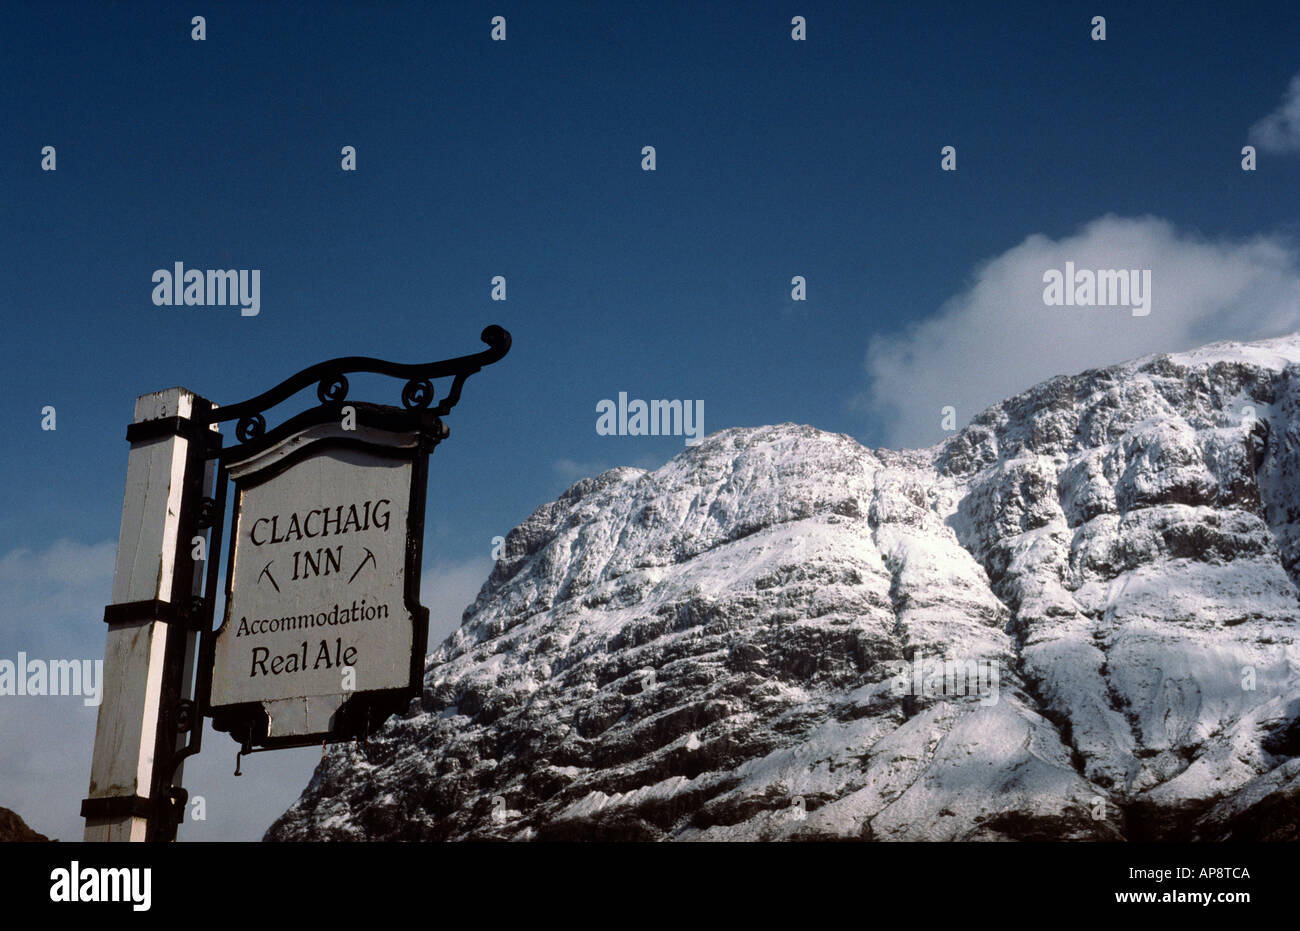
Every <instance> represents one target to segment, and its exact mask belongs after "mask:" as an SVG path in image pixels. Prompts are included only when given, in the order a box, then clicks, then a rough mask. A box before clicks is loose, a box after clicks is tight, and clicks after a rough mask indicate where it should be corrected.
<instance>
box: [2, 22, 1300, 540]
mask: <svg viewBox="0 0 1300 931" xmlns="http://www.w3.org/2000/svg"><path fill="white" fill-rule="evenodd" d="M1132 6H1133V5H1130V4H1120V5H1116V6H1115V8H1114V9H1112V10H1109V11H1107V12H1108V13H1109V18H1108V38H1107V41H1106V42H1104V43H1101V42H1092V41H1091V40H1090V39H1089V37H1088V32H1089V25H1088V24H1089V21H1090V19H1091V16H1092V15H1093V14H1094V13H1095V12H1096V11H1098V10H1099V9H1100V7H1098V5H1097V4H1095V3H1094V4H1068V3H1063V4H1042V3H1023V4H1006V3H1000V4H972V3H952V4H934V5H916V4H899V5H894V6H885V5H877V4H871V5H868V4H862V3H843V4H827V3H803V2H799V3H794V4H793V5H792V4H788V3H787V4H763V5H760V4H750V3H735V4H720V3H662V4H648V5H644V6H642V5H630V4H604V3H602V4H597V3H581V4H568V5H560V4H555V5H552V4H547V5H544V6H539V5H535V4H523V5H511V4H500V3H496V4H471V3H466V4H453V5H430V4H367V5H353V4H316V3H310V4H299V5H290V4H224V3H223V4H220V5H218V6H214V7H211V8H209V9H207V10H206V15H207V20H208V22H207V39H206V41H204V42H194V41H192V40H191V39H190V37H189V33H190V25H189V18H190V15H191V11H190V10H189V9H185V10H178V9H177V8H176V7H174V6H171V7H169V6H168V5H149V4H135V3H130V4H126V3H112V4H101V3H87V4H66V5H55V6H53V7H52V8H47V7H46V5H43V4H42V5H35V4H16V5H15V4H9V5H6V7H5V9H4V11H3V12H0V34H3V35H4V36H5V37H6V38H5V41H4V49H3V56H0V68H2V69H3V80H4V86H5V87H6V88H8V91H9V92H8V93H7V94H6V95H5V96H6V101H5V118H4V123H5V132H4V134H3V137H0V190H2V191H3V192H4V201H3V217H4V219H3V222H2V223H0V250H2V251H3V254H4V256H5V257H6V259H7V261H6V270H7V279H8V280H7V288H6V292H7V294H6V301H5V303H6V305H7V306H6V309H5V316H6V323H7V324H8V325H7V328H6V339H5V342H4V349H3V356H4V358H3V370H4V373H5V378H6V381H7V382H8V385H7V386H6V391H5V394H6V396H7V397H8V398H9V403H7V404H6V405H4V407H3V412H2V413H0V428H3V430H4V433H5V435H6V436H9V437H10V438H11V446H10V449H9V452H8V453H7V454H6V455H5V457H4V460H3V468H4V472H5V475H6V478H7V479H8V481H6V482H5V483H4V488H5V492H4V494H5V498H4V501H3V505H4V506H3V507H0V541H3V542H4V544H6V545H8V546H18V545H26V546H35V547H39V546H43V545H45V544H46V543H48V542H49V541H51V540H54V539H57V538H59V537H62V536H68V537H72V538H75V539H81V540H90V541H94V540H102V539H106V538H112V537H114V536H115V534H116V529H117V520H118V517H119V512H120V507H121V488H122V478H123V470H124V465H125V453H126V448H125V444H124V443H123V441H122V430H123V428H124V424H125V423H126V421H127V420H128V419H129V416H130V410H131V401H132V399H133V398H134V397H135V396H136V395H137V394H141V393H143V392H146V391H150V390H153V389H156V388H162V387H166V386H170V385H175V384H182V385H185V386H187V387H190V388H192V389H194V390H196V391H198V392H200V393H202V394H204V395H206V396H208V397H211V398H213V399H214V400H216V401H218V402H219V403H221V402H225V403H230V402H233V401H235V400H239V399H242V398H245V397H248V396H250V395H252V394H255V393H257V392H259V391H261V390H264V389H265V388H267V387H269V386H270V385H271V384H274V383H275V382H277V381H278V380H280V379H281V378H282V377H284V376H286V375H288V374H290V373H291V372H293V371H296V370H297V369H299V368H301V367H303V366H305V365H307V364H310V363H312V362H315V361H318V360H320V359H323V358H329V357H333V356H339V355H348V354H364V355H375V356H381V357H385V358H392V359H395V360H399V361H420V360H426V359H433V358H442V357H445V356H448V355H458V354H460V353H462V352H471V351H476V350H477V349H478V348H480V346H479V343H478V341H477V334H478V332H479V330H480V329H481V328H482V327H483V326H484V325H486V324H487V323H493V322H496V323H500V324H502V325H503V326H505V327H507V328H508V329H509V330H511V332H512V333H513V334H514V337H515V348H514V351H513V352H512V353H511V355H510V356H509V358H508V360H507V361H506V362H503V363H502V364H500V365H498V366H497V367H495V368H494V369H493V370H491V371H490V372H487V373H484V374H482V375H480V376H476V377H475V378H474V379H473V380H471V382H470V385H469V388H468V391H467V394H466V399H465V401H464V402H463V403H462V405H461V406H460V407H459V408H458V409H457V411H456V412H455V415H454V416H453V417H452V418H451V419H450V423H451V426H452V429H453V431H454V432H453V438H452V440H451V441H449V442H448V443H447V444H445V445H444V446H443V447H442V448H440V449H439V450H438V453H437V460H436V469H435V471H434V475H435V481H442V480H445V481H446V482H448V483H449V484H450V486H451V487H453V488H454V489H455V494H454V495H453V496H451V497H450V498H442V497H440V496H435V497H434V498H433V499H432V501H433V509H432V511H431V513H430V519H431V523H432V527H433V528H438V527H441V526H444V525H445V527H446V528H447V530H446V533H445V535H443V536H439V538H438V540H437V546H438V547H440V548H442V549H444V550H445V551H447V554H448V555H449V556H450V555H458V556H465V555H469V554H471V553H474V554H476V553H478V552H479V551H480V550H482V549H483V547H484V546H485V545H486V539H487V538H490V537H491V536H492V535H494V534H495V533H504V531H505V529H508V528H509V527H510V526H512V525H513V524H514V523H516V522H517V521H518V520H519V519H521V518H522V517H524V516H525V515H526V514H527V513H529V512H530V511H531V510H532V509H533V508H534V507H535V506H536V505H537V504H539V503H541V502H542V501H543V500H545V499H547V498H549V497H552V496H554V495H555V494H556V493H557V492H558V491H559V490H561V489H562V487H563V486H564V484H565V481H566V477H564V476H560V475H557V473H556V471H555V470H554V469H553V463H554V462H555V461H556V460H559V459H568V460H572V461H574V462H578V463H589V462H590V463H603V464H614V463H616V462H619V461H631V460H634V459H635V460H638V461H643V462H652V461H656V460H666V459H667V458H669V457H671V456H672V455H675V454H676V453H677V452H679V451H680V441H677V440H673V439H669V438H654V439H634V438H606V437H599V436H597V435H596V433H595V431H594V423H595V411H594V408H595V404H596V402H597V401H598V400H600V399H602V398H606V397H616V396H617V392H618V391H619V390H626V391H628V392H629V394H630V395H631V396H632V397H672V398H699V399H703V400H704V401H705V428H706V430H708V431H710V432H712V431H713V430H716V429H720V428H722V427H726V426H735V425H757V424H763V423H774V422H781V421H787V420H791V421H798V422H805V423H811V424H814V425H816V426H819V427H822V428H825V429H829V430H835V431H842V432H847V433H850V434H853V435H855V436H857V437H859V438H860V439H862V440H863V441H864V442H867V443H869V444H871V443H876V442H880V441H881V440H882V438H881V437H879V436H878V435H877V434H876V433H875V431H874V425H873V423H872V422H871V421H870V420H869V419H867V418H864V417H863V416H862V415H861V414H859V413H855V412H854V411H852V410H850V409H849V408H848V406H847V405H846V403H845V399H846V398H848V397H850V396H851V395H852V394H853V393H854V391H856V390H858V389H859V388H860V387H861V385H862V381H863V375H862V359H863V354H864V350H865V346H866V343H867V341H868V339H869V338H870V337H871V335H873V334H874V333H878V332H882V331H894V330H898V329H900V328H903V327H905V326H906V325H907V324H908V323H910V322H912V321H914V320H916V319H919V318H921V317H923V316H925V315H927V314H929V313H932V312H933V311H934V310H935V309H936V308H937V307H938V306H939V305H940V304H941V303H942V301H943V300H944V299H945V298H946V297H948V296H950V295H951V294H953V293H955V292H957V291H959V290H960V289H961V288H962V286H963V284H964V283H965V281H966V280H967V278H968V276H969V274H970V271H971V268H972V266H973V265H974V264H975V263H977V262H979V261H980V260H982V259H985V258H987V257H990V256H991V255H993V254H996V253H999V252H1001V251H1003V250H1004V249H1006V248H1008V247H1010V246H1011V245H1013V244H1014V243H1016V242H1018V241H1019V240H1020V239H1022V238H1023V237H1024V236H1026V235H1028V234H1029V233H1032V232H1043V233H1046V234H1048V235H1059V234H1064V233H1066V232H1068V231H1070V230H1071V229H1073V228H1074V227H1076V226H1077V225H1079V224H1080V223H1083V222H1085V221H1086V220H1088V219H1090V218H1092V217H1094V216H1097V215H1099V214H1102V213H1106V212H1110V211H1114V212H1117V213H1120V214H1126V215H1128V214H1141V213H1147V212H1150V213H1154V214H1157V215H1160V216H1163V217H1166V218H1168V219H1171V220H1173V221H1175V222H1177V223H1179V224H1180V225H1185V226H1188V227H1191V228H1196V229H1202V230H1204V231H1206V232H1213V233H1224V234H1232V235H1248V234H1250V233H1253V232H1254V231H1256V230H1258V229H1261V228H1276V227H1278V226H1280V225H1283V224H1288V223H1293V221H1294V217H1295V213H1294V198H1287V197H1283V196H1279V191H1288V192H1290V193H1294V192H1295V191H1297V190H1300V186H1297V185H1296V183H1295V182H1296V181H1297V180H1300V173H1297V171H1296V166H1295V164H1294V161H1295V160H1291V161H1292V164H1289V165H1287V166H1286V173H1285V175H1284V177H1283V179H1281V181H1278V179H1277V174H1276V172H1275V173H1274V175H1273V176H1272V177H1271V178H1270V183H1268V184H1264V183H1259V182H1260V181H1261V180H1262V179H1261V178H1257V177H1252V176H1245V177H1244V178H1243V177H1241V175H1244V173H1240V172H1238V173H1237V175H1235V176H1234V175H1233V174H1231V173H1227V172H1225V171H1224V170H1223V167H1224V164H1225V162H1226V163H1228V164H1232V165H1234V166H1235V162H1236V161H1237V160H1238V155H1237V152H1238V150H1239V148H1240V146H1241V144H1242V143H1243V141H1244V137H1245V131H1246V129H1247V127H1248V126H1249V125H1250V123H1251V122H1252V121H1253V120H1255V119H1256V118H1258V117H1259V116H1261V115H1263V114H1264V113H1266V112H1268V111H1269V110H1271V109H1272V108H1273V107H1274V106H1275V105H1276V103H1277V100H1278V98H1279V96H1280V94H1281V92H1282V90H1283V89H1284V88H1285V86H1286V81H1287V79H1288V77H1289V76H1290V74H1291V73H1292V72H1293V71H1294V70H1295V69H1296V66H1297V62H1298V61H1300V55H1297V51H1298V50H1300V28H1297V27H1300V7H1297V6H1295V5H1293V4H1247V5H1242V6H1240V7H1237V6H1236V5H1234V8H1233V9H1231V10H1226V9H1224V8H1223V7H1218V8H1216V7H1215V6H1213V5H1208V4H1188V3H1177V4H1144V5H1142V8H1141V9H1140V10H1138V9H1132V8H1131V7H1132ZM194 9H195V10H198V7H194ZM792 11H797V12H799V13H800V14H801V15H804V16H805V17H807V19H808V23H809V40H808V41H807V42H804V43H798V42H793V41H791V39H790V34H789V32H790V26H789V20H790V15H791V12H792ZM497 13H500V14H502V15H505V16H506V17H507V23H508V39H507V41H506V42H505V43H493V42H491V41H489V39H488V32H489V21H490V19H491V16H492V15H495V14H497ZM47 144H48V145H55V146H56V148H57V152H58V170H57V171H56V172H42V171H40V170H39V156H40V149H41V146H43V145H47ZM647 144H649V145H654V146H655V147H656V149H657V153H658V170H657V171H655V172H653V173H649V172H643V171H641V170H640V149H641V147H642V146H643V145H647ZM945 144H953V145H956V146H957V147H958V158H959V163H958V167H959V170H958V171H957V172H956V173H952V174H944V173H940V172H939V171H938V153H939V149H940V147H941V146H942V145H945ZM343 145H354V146H356V148H357V151H358V168H359V170H358V171H357V172H356V173H345V172H343V171H341V170H340V167H339V150H340V148H341V147H342V146H343ZM1272 182H1277V183H1272ZM177 260H179V261H183V262H185V263H186V264H187V266H189V267H197V268H224V267H239V268H257V269H260V270H261V274H262V310H261V313H260V314H259V315H258V316H257V317H252V318H243V317H240V316H239V314H238V312H237V311H234V310H230V309H218V308H168V307H163V308H159V307H155V306H154V305H153V304H152V302H151V301H150V294H151V290H152V285H151V283H150V275H151V274H152V272H153V271H154V270H155V269H157V268H162V267H166V268H170V267H171V263H172V262H174V261H177ZM496 274H501V275H505V276H506V278H507V280H508V283H509V300H508V301H507V302H505V303H493V302H492V301H491V300H490V299H489V282H490V280H491V278H492V276H493V275H496ZM796 274H801V275H804V276H806V278H807V279H808V294H809V300H808V301H807V303H806V304H795V303H793V302H792V301H791V300H790V284H789V281H790V278H791V277H792V276H793V275H796ZM45 404H53V405H55V407H56V409H57V411H58V430H57V431H56V432H55V433H42V432H41V431H40V430H39V421H40V415H39V412H40V409H41V407H42V406H43V405H45ZM432 542H433V541H431V545H432Z"/></svg>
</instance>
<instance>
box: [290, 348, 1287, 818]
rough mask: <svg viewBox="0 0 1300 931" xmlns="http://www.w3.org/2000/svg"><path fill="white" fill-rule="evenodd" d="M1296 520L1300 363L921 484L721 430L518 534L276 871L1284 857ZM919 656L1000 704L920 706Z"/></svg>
mask: <svg viewBox="0 0 1300 931" xmlns="http://www.w3.org/2000/svg"><path fill="white" fill-rule="evenodd" d="M1298 487H1300V335H1297V334H1293V335H1291V336H1288V337H1280V338H1277V339H1273V340H1266V341H1260V342H1257V343H1250V344H1239V343H1216V344H1211V345H1208V346H1204V347H1201V348H1199V349H1196V350H1192V351H1190V352H1186V353H1161V354H1153V355H1149V356H1144V357H1141V358H1139V359H1134V360H1131V361H1129V362H1125V363H1120V364H1119V365H1115V366H1110V367H1106V368H1101V369H1090V370H1088V371H1086V372H1082V373H1080V374H1078V375H1074V376H1058V377H1056V378H1052V379H1049V380H1047V381H1045V382H1042V383H1040V384H1038V385H1035V386H1033V387H1032V388H1030V389H1028V390H1026V391H1024V392H1021V393H1020V394H1018V395H1015V396H1014V397H1012V398H1008V399H1006V400H1004V401H1002V402H999V403H998V404H995V405H993V406H991V407H989V408H988V409H986V410H985V411H983V412H981V413H980V414H978V415H976V417H974V418H973V419H972V421H971V423H970V424H968V425H967V426H966V427H965V428H963V429H962V430H960V431H957V432H956V433H954V434H953V435H952V436H950V437H947V438H945V439H944V440H943V441H941V442H939V443H937V444H935V445H933V446H931V447H928V448H925V449H920V450H901V451H895V450H885V449H876V450H870V449H867V448H865V447H863V446H861V445H860V444H858V443H857V442H856V441H855V440H853V439H852V438H850V437H847V436H845V435H842V434H830V433H825V432H823V431H819V430H816V429H815V428H812V427H807V426H800V425H794V424H782V425H776V426H770V427H760V428H730V429H727V430H722V431H719V432H717V433H714V434H711V435H710V436H709V437H707V438H706V439H705V440H704V441H703V442H702V443H701V444H700V445H698V446H694V447H690V448H688V449H687V450H685V451H684V452H682V453H681V454H680V455H678V456H677V457H675V458H674V459H672V460H671V461H669V462H668V463H666V464H665V465H664V466H662V467H660V468H659V469H655V470H653V471H646V470H640V469H633V468H628V467H621V468H617V469H612V470H609V471H607V472H604V473H602V474H601V475H598V476H594V477H592V478H589V479H583V480H581V481H579V482H575V483H574V484H573V485H572V486H571V487H570V488H569V489H567V490H566V491H565V492H564V493H563V494H562V495H560V497H559V498H557V499H556V501H554V502H549V503H547V504H544V505H542V506H541V507H539V508H538V509H537V510H535V511H534V512H533V514H532V515H530V516H529V517H528V518H527V519H526V520H524V521H523V522H522V523H521V524H520V525H519V526H518V527H516V528H515V529H514V530H512V531H511V532H510V534H508V535H507V537H506V541H505V545H504V552H503V554H502V557H501V559H499V560H498V561H497V563H496V565H495V567H494V569H493V571H492V573H491V575H490V576H489V578H488V579H487V581H486V582H485V583H484V585H483V587H482V589H481V590H480V592H479V594H478V597H477V598H476V600H475V602H474V604H473V605H471V606H470V607H469V608H467V609H466V612H465V614H464V618H463V623H462V625H461V627H460V628H459V629H458V630H457V631H456V632H455V633H453V634H452V635H451V637H449V638H448V639H447V640H446V641H445V642H444V643H443V644H442V645H441V646H440V647H439V648H438V649H437V650H435V651H434V652H433V653H432V654H431V655H430V657H429V659H428V662H427V664H426V678H425V690H424V696H423V699H422V702H421V706H422V710H419V711H417V712H415V713H412V714H409V715H407V716H404V717H395V718H392V719H390V720H389V722H388V723H387V725H386V726H385V727H384V729H383V730H382V731H381V732H380V733H379V734H377V735H375V736H374V737H373V738H372V739H371V740H370V741H368V742H367V743H366V745H365V746H364V747H347V748H343V749H335V750H333V751H332V752H331V753H330V754H329V755H328V756H327V758H326V759H325V760H324V761H322V763H321V765H320V766H319V767H318V768H317V771H316V773H315V774H314V775H313V778H312V781H311V783H310V784H309V786H308V787H307V789H306V791H305V792H304V794H303V797H302V798H300V799H299V801H298V802H296V803H295V804H294V805H293V806H292V807H291V808H290V809H289V810H288V811H287V812H286V813H285V814H284V815H283V816H282V817H281V818H280V819H279V820H278V821H277V822H276V824H274V825H273V826H272V827H271V829H270V830H269V831H268V832H267V838H268V839H272V840H292V839H488V838H500V839H531V838H542V839H570V838H573V839H654V840H659V839H681V840H691V839H744V840H749V839H786V838H855V839H881V840H885V839H898V840H962V839H1020V840H1030V839H1045V840H1046V839H1089V840H1116V839H1124V838H1127V839H1135V840H1138V839H1222V838H1227V837H1233V836H1238V834H1237V833H1236V832H1238V831H1240V832H1244V833H1245V834H1250V833H1251V832H1252V831H1253V832H1254V833H1255V834H1258V833H1259V832H1261V831H1264V832H1272V834H1277V833H1278V832H1282V833H1283V834H1285V832H1286V831H1291V830H1294V823H1295V815H1294V811H1295V808H1294V805H1293V804H1292V803H1291V802H1290V799H1291V798H1294V796H1295V794H1296V792H1297V791H1300V789H1298V788H1297V786H1300V782H1297V780H1296V778H1295V777H1296V774H1295V773H1293V770H1294V769H1295V767H1293V766H1292V763H1293V761H1294V758H1295V756H1296V755H1297V754H1300V723H1297V720H1298V717H1300V674H1298V671H1300V653H1297V651H1296V645H1295V642H1294V633H1293V631H1294V627H1295V623H1296V621H1297V620H1298V619H1300V601H1298V600H1297V581H1298V578H1297V571H1298V567H1300V504H1297V503H1293V502H1296V501H1297V495H1296V490H1297V488H1298ZM918 655H919V656H920V657H921V660H920V662H921V664H922V665H924V663H925V662H926V661H929V662H931V663H936V662H939V661H941V660H946V661H948V662H949V663H950V664H971V663H976V664H978V663H984V664H988V668H990V669H996V670H997V672H998V692H997V698H996V700H995V701H992V702H990V701H989V698H990V697H991V696H990V695H988V694H984V695H979V694H972V693H971V692H970V691H969V690H964V691H963V692H961V693H958V694H944V691H945V690H944V689H943V688H941V689H940V690H939V693H938V694H935V693H933V691H932V690H929V691H931V693H930V694H926V692H927V691H928V688H918V687H917V685H918V684H919V683H920V682H921V679H917V680H916V681H911V682H906V681H903V679H905V678H906V677H904V676H901V675H900V674H899V670H900V669H901V668H902V665H900V664H912V665H913V666H914V665H916V663H917V656H918ZM922 678H924V677H922ZM940 678H942V677H940ZM948 691H952V690H951V689H949V690H948ZM1296 766H1300V764H1296ZM1263 811H1267V812H1268V813H1269V815H1268V817H1267V818H1263V817H1261V814H1260V813H1261V812H1263ZM1280 813H1281V814H1280ZM1272 834H1271V835H1270V836H1272Z"/></svg>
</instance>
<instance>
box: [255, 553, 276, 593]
mask: <svg viewBox="0 0 1300 931" xmlns="http://www.w3.org/2000/svg"><path fill="white" fill-rule="evenodd" d="M271 562H275V560H274V559H273V560H271ZM262 576H266V577H267V578H268V579H270V580H271V586H272V587H273V588H274V589H275V590H276V591H277V592H278V591H279V590H280V586H278V585H276V584H275V576H273V575H271V563H270V562H269V563H267V564H266V566H265V567H263V569H262V571H261V572H259V573H258V575H257V581H259V582H260V581H262Z"/></svg>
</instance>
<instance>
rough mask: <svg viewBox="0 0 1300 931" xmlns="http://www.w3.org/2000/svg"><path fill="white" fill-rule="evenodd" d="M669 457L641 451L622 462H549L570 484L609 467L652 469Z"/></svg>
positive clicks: (592, 476) (567, 460)
mask: <svg viewBox="0 0 1300 931" xmlns="http://www.w3.org/2000/svg"><path fill="white" fill-rule="evenodd" d="M671 458H672V455H668V456H664V455H662V454H658V453H648V452H647V453H641V454H640V455H638V456H632V457H631V458H625V459H624V460H623V461H622V462H605V461H599V460H593V461H591V462H575V461H574V460H572V459H557V460H555V461H554V462H552V463H551V471H553V472H554V473H555V474H556V475H558V476H559V477H560V478H562V479H564V480H565V481H566V482H568V483H569V484H570V485H572V484H573V483H574V482H576V481H578V480H579V479H583V478H594V477H595V476H597V475H600V474H601V473H602V472H608V471H609V470H610V469H613V468H616V467H618V466H621V465H622V466H632V467H633V468H637V469H648V470H654V469H657V468H659V467H660V466H661V465H663V464H664V463H665V462H667V461H668V460H669V459H671Z"/></svg>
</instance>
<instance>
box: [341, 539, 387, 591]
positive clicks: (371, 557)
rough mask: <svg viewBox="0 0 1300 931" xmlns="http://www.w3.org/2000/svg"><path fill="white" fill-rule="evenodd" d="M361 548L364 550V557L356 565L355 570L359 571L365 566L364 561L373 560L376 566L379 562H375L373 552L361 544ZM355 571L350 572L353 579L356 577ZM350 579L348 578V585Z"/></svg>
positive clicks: (350, 581) (350, 582)
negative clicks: (359, 563)
mask: <svg viewBox="0 0 1300 931" xmlns="http://www.w3.org/2000/svg"><path fill="white" fill-rule="evenodd" d="M361 548H362V549H363V550H365V551H366V558H365V559H363V560H361V565H359V566H357V572H360V571H361V570H362V569H364V568H365V567H366V563H368V562H373V563H375V565H376V566H378V565H379V563H377V562H375V554H374V553H372V552H370V547H368V546H363V547H361ZM357 572H354V573H352V579H355V578H356V577H357ZM352 579H348V584H349V585H351V584H352Z"/></svg>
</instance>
